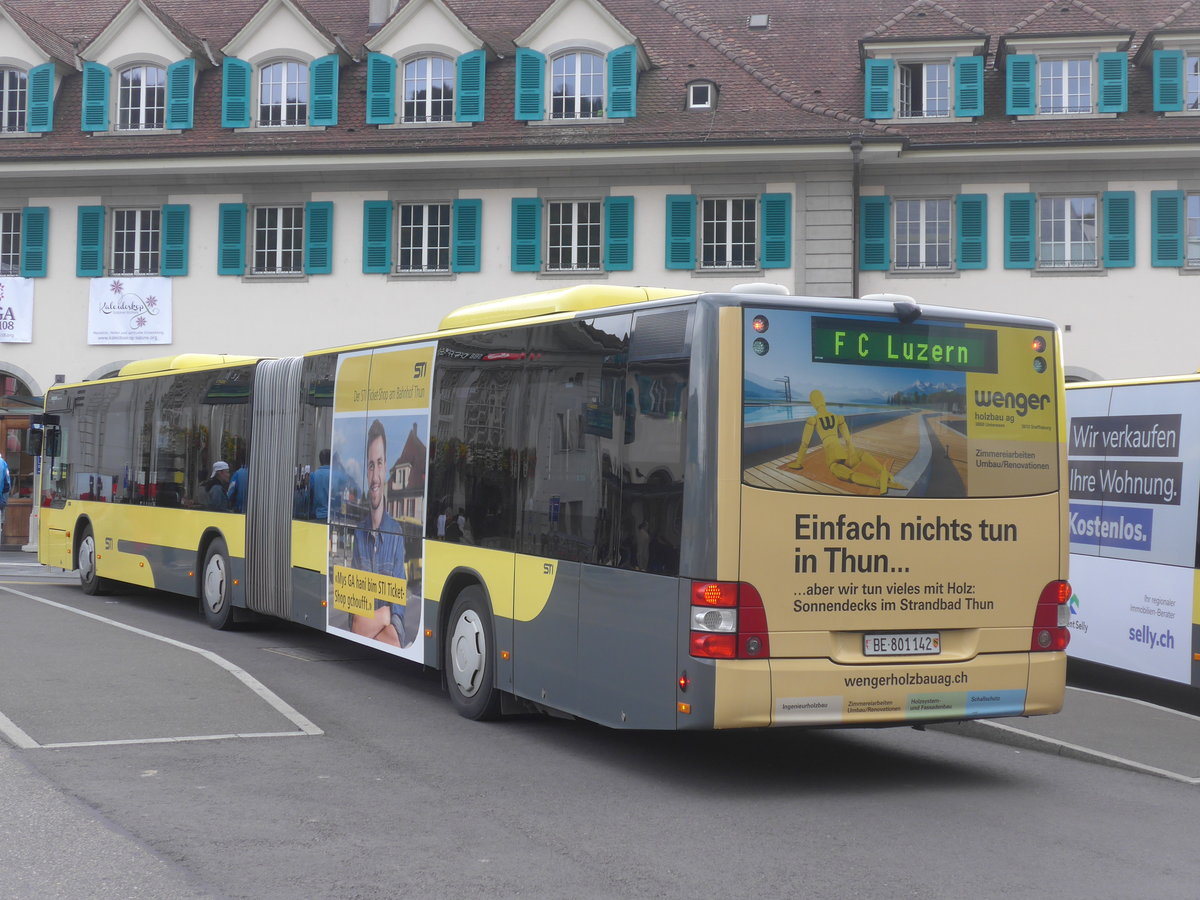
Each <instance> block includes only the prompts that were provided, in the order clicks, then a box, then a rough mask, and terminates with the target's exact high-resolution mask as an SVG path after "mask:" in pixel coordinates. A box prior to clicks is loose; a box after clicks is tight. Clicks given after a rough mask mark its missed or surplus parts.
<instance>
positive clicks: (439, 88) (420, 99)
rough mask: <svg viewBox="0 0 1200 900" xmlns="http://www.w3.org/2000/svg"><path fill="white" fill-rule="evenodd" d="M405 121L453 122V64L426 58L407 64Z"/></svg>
mask: <svg viewBox="0 0 1200 900" xmlns="http://www.w3.org/2000/svg"><path fill="white" fill-rule="evenodd" d="M403 121H405V122H453V121H454V60H452V59H446V58H445V57H444V56H423V57H421V58H420V59H412V60H409V61H408V62H406V63H405V64H404V118H403Z"/></svg>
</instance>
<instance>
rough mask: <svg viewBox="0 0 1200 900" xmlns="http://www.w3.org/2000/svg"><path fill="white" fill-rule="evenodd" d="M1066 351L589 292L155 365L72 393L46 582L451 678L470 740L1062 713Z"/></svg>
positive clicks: (796, 305) (894, 307)
mask: <svg viewBox="0 0 1200 900" xmlns="http://www.w3.org/2000/svg"><path fill="white" fill-rule="evenodd" d="M1059 347H1060V341H1059V335H1058V332H1057V331H1056V329H1055V327H1054V326H1053V325H1052V324H1051V323H1050V322H1048V321H1045V320H1042V319H1034V318H1024V317H1014V316H1003V315H996V314H988V313H980V312H975V311H965V310H957V309H949V308H940V307H923V306H921V305H919V304H918V303H916V302H914V301H913V300H911V299H909V298H904V297H897V296H891V295H881V296H876V297H873V298H865V299H857V300H855V299H828V298H803V297H793V296H787V295H786V292H783V291H782V289H780V288H776V287H775V286H771V285H748V286H744V287H742V288H737V289H734V290H732V291H729V292H722V293H717V292H712V293H695V292H684V291H675V290H665V289H662V290H660V289H645V288H624V287H616V286H583V287H571V288H565V289H561V290H555V291H549V292H543V293H539V294H531V295H527V296H521V297H514V298H510V299H505V300H497V301H490V302H484V303H478V304H473V305H470V306H466V307H463V308H461V309H459V310H457V311H455V312H453V313H451V314H450V315H448V316H447V317H446V318H445V319H444V320H443V321H442V323H441V325H440V327H439V329H438V330H437V331H436V332H434V333H430V334H424V335H418V336H414V337H411V338H406V339H399V340H392V339H389V340H380V341H378V342H375V343H369V344H362V345H358V346H353V347H343V348H338V349H332V350H326V351H319V352H313V353H309V354H307V355H305V356H301V357H295V358H288V359H255V358H230V357H175V358H171V359H161V360H149V361H144V362H138V363H134V364H131V365H129V366H127V367H126V368H125V369H123V370H122V372H121V374H120V375H119V376H117V377H113V378H109V379H104V380H99V381H95V382H89V383H84V384H77V385H64V386H56V387H55V388H54V389H52V390H51V391H50V392H49V393H48V395H47V397H46V408H45V415H44V416H43V418H42V420H41V421H40V422H39V423H38V429H37V431H38V433H39V434H40V435H41V444H42V446H41V459H40V464H41V472H42V482H41V485H42V507H43V508H42V510H41V517H40V544H39V553H40V559H41V560H42V562H44V563H47V564H50V565H54V566H60V567H63V568H68V569H74V568H78V570H79V572H80V579H81V582H82V585H83V588H84V590H85V591H88V592H97V591H101V590H104V589H106V588H108V587H110V586H111V585H112V583H114V582H124V583H129V584H138V585H146V586H149V587H154V588H159V589H163V590H168V591H174V592H178V593H181V594H185V595H190V596H195V597H197V598H198V599H199V602H200V607H201V609H202V610H203V612H204V615H205V616H206V618H207V619H208V621H209V623H210V624H212V625H213V626H215V627H218V628H223V627H229V626H231V625H234V624H236V623H237V622H238V621H239V620H240V619H242V618H244V617H246V616H248V615H251V614H255V613H258V614H269V615H272V616H277V617H280V618H283V619H288V620H291V621H294V622H300V623H304V624H307V625H310V626H313V627H315V628H318V629H322V630H324V631H327V632H330V633H333V634H337V635H339V636H342V637H344V638H345V639H347V640H350V641H355V642H357V643H360V644H363V645H366V646H370V647H375V648H378V649H380V650H382V651H386V652H389V653H391V654H394V655H395V656H398V657H401V658H403V659H407V660H411V661H413V662H416V663H419V664H423V665H425V666H429V667H432V668H434V669H438V670H441V671H443V672H444V673H445V683H446V686H447V689H448V692H449V695H450V698H451V700H452V702H453V703H454V705H455V706H456V707H457V709H458V711H459V712H460V713H462V714H463V715H465V716H468V717H471V718H488V717H492V716H494V715H496V714H498V713H500V712H502V711H504V710H506V709H509V708H517V709H528V708H530V707H534V708H541V709H544V710H551V711H555V712H559V713H566V714H569V715H573V716H578V717H581V718H586V719H589V720H592V721H595V722H599V723H603V724H605V725H609V726H613V727H624V728H639V729H708V728H733V727H756V726H771V725H778V726H786V725H800V726H803V725H822V726H828V725H895V724H920V723H927V722H933V721H948V720H957V719H964V718H983V717H997V716H1017V715H1038V714H1044V713H1053V712H1056V711H1057V710H1058V709H1059V708H1060V706H1061V703H1062V698H1063V692H1064V682H1065V673H1066V658H1065V653H1064V651H1065V648H1066V644H1067V641H1068V635H1069V632H1068V630H1067V628H1066V624H1067V619H1066V612H1067V607H1066V605H1065V604H1066V601H1067V599H1068V597H1069V595H1070V587H1069V585H1068V584H1067V582H1066V569H1067V556H1068V550H1067V536H1066V525H1065V523H1066V506H1067V502H1066V492H1065V490H1064V489H1063V478H1064V475H1065V471H1066V465H1065V453H1064V443H1063V435H1064V431H1065V429H1064V409H1065V405H1064V403H1063V392H1062V388H1061V385H1062V380H1063V379H1062V366H1061V360H1060V352H1059ZM221 464H225V465H227V466H228V469H227V470H226V469H225V468H224V466H222V465H221ZM228 472H233V473H235V474H234V476H233V482H238V483H240V486H241V489H240V490H238V488H234V489H233V493H234V494H235V497H234V498H233V499H232V500H231V498H230V496H229V494H230V491H229V489H228V488H227V487H226V485H225V481H226V480H227V478H228ZM243 504H244V505H243Z"/></svg>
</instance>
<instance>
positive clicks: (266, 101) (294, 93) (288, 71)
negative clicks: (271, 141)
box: [258, 60, 308, 127]
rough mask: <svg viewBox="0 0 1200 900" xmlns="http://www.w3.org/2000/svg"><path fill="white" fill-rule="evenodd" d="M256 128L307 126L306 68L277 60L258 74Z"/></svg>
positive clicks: (306, 66)
mask: <svg viewBox="0 0 1200 900" xmlns="http://www.w3.org/2000/svg"><path fill="white" fill-rule="evenodd" d="M258 124H259V125H261V126H265V127H281V126H287V125H306V124H308V65H307V64H306V63H301V62H296V61H294V60H280V61H278V62H273V63H269V64H267V65H265V66H263V67H262V69H260V70H259V73H258Z"/></svg>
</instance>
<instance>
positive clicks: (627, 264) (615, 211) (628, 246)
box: [604, 197, 633, 272]
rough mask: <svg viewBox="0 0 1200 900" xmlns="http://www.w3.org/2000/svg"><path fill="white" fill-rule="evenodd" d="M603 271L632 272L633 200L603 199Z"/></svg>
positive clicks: (624, 198)
mask: <svg viewBox="0 0 1200 900" xmlns="http://www.w3.org/2000/svg"><path fill="white" fill-rule="evenodd" d="M604 270H605V271H606V272H631V271H633V198H632V197H605V198H604Z"/></svg>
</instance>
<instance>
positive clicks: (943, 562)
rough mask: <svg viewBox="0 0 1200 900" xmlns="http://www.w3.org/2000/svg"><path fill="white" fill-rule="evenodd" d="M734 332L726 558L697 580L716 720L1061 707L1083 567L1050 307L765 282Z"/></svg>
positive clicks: (891, 720) (921, 718) (727, 411)
mask: <svg viewBox="0 0 1200 900" xmlns="http://www.w3.org/2000/svg"><path fill="white" fill-rule="evenodd" d="M721 333H722V337H721V339H720V340H721V350H720V353H721V363H722V365H721V384H720V395H721V401H720V405H721V413H720V416H719V418H720V422H721V434H722V436H721V437H720V438H719V442H720V445H719V450H720V452H719V456H720V458H721V460H722V462H721V464H720V466H721V470H722V473H723V475H722V478H721V479H720V486H719V487H718V493H719V497H718V504H717V505H718V509H719V510H720V511H721V515H720V526H719V530H720V534H719V538H718V547H719V548H720V551H719V555H720V561H719V564H718V571H720V572H721V573H722V574H721V576H720V577H721V578H722V579H724V580H720V581H714V582H703V581H698V582H695V583H694V584H693V588H692V599H691V607H692V616H691V624H690V633H689V640H690V655H691V656H692V657H693V658H695V659H696V660H697V662H699V661H700V660H712V661H713V663H712V665H713V667H714V669H715V671H714V673H713V675H714V680H713V690H714V698H713V703H714V705H713V722H712V724H713V725H714V726H715V727H742V726H759V725H768V724H770V725H886V724H917V723H923V722H931V721H946V720H958V719H971V718H985V717H997V716H1019V715H1039V714H1045V713H1053V712H1057V711H1058V710H1059V709H1060V707H1061V704H1062V698H1063V692H1064V684H1065V674H1066V656H1065V653H1064V650H1065V648H1066V644H1067V641H1068V632H1067V629H1066V627H1065V626H1066V624H1067V617H1066V613H1067V607H1066V605H1065V604H1066V601H1067V599H1068V597H1069V593H1070V589H1069V587H1068V585H1067V583H1066V580H1065V579H1066V567H1067V547H1066V543H1065V532H1064V528H1063V522H1064V516H1065V500H1064V492H1063V490H1062V486H1061V483H1060V478H1061V473H1062V472H1063V471H1065V467H1064V464H1063V459H1062V443H1061V436H1062V434H1063V433H1064V425H1063V409H1064V404H1063V399H1062V387H1061V386H1062V372H1061V362H1060V355H1059V336H1058V334H1057V332H1056V330H1055V328H1054V326H1053V325H1051V324H1050V323H1049V322H1045V321H1042V320H1032V319H1016V318H1009V317H998V316H988V315H987V314H970V313H964V312H961V311H951V310H944V309H936V310H935V309H930V310H926V311H922V310H921V309H920V308H919V307H917V306H916V304H913V303H912V302H910V301H906V300H900V299H886V300H874V301H857V302H838V301H828V302H825V303H822V302H821V301H807V302H806V301H790V302H789V301H780V302H779V303H774V302H771V301H769V300H768V299H767V298H756V299H754V300H750V299H749V298H747V303H746V305H744V306H743V307H741V308H726V309H724V310H722V313H721ZM739 358H740V360H741V365H740V366H736V365H735V366H730V365H729V363H730V362H731V361H732V360H734V359H739ZM735 382H736V383H735ZM739 439H740V440H739ZM729 460H739V463H738V466H737V472H736V473H734V471H733V470H732V467H731V466H730V465H729V463H728V462H727V461H729ZM727 512H733V513H734V515H727V514H726V513H727Z"/></svg>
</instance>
